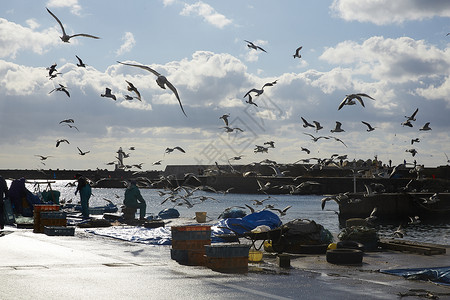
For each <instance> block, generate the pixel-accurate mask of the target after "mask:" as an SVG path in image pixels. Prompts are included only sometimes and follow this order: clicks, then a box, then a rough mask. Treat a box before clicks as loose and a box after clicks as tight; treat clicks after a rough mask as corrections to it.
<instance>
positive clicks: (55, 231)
mask: <svg viewBox="0 0 450 300" xmlns="http://www.w3.org/2000/svg"><path fill="white" fill-rule="evenodd" d="M44 233H45V234H46V235H52V236H53V235H65V236H74V235H75V227H63V226H45V227H44Z"/></svg>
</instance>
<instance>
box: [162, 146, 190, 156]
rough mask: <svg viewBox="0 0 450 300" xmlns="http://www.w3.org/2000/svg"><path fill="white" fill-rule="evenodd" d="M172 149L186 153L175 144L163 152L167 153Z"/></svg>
mask: <svg viewBox="0 0 450 300" xmlns="http://www.w3.org/2000/svg"><path fill="white" fill-rule="evenodd" d="M174 150H178V151H181V152H183V153H186V151H184V149H183V148H181V147H179V146H176V147H173V148H169V147H167V148H166V151H165V153H167V154H169V153H171V152H173V151H174Z"/></svg>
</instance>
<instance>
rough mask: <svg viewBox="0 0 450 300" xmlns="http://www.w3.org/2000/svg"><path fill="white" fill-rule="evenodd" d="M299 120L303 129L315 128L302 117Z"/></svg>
mask: <svg viewBox="0 0 450 300" xmlns="http://www.w3.org/2000/svg"><path fill="white" fill-rule="evenodd" d="M300 118H302V121H303V128H306V127H312V128H315V127H316V126H314V125H313V124H311V123H309V122H308V121H306V120H305V118H303V117H300Z"/></svg>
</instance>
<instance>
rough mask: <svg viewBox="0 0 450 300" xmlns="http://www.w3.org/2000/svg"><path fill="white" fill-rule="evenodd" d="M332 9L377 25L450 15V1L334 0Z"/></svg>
mask: <svg viewBox="0 0 450 300" xmlns="http://www.w3.org/2000/svg"><path fill="white" fill-rule="evenodd" d="M331 9H332V10H333V12H335V13H336V14H337V15H338V16H339V17H340V18H342V19H344V20H347V21H358V22H371V23H374V24H377V25H385V24H392V23H403V22H405V21H408V20H424V19H430V18H433V17H436V16H439V17H450V1H446V0H443V1H430V0H414V1H411V0H395V1H392V0H377V1H373V0H334V1H333V3H332V4H331Z"/></svg>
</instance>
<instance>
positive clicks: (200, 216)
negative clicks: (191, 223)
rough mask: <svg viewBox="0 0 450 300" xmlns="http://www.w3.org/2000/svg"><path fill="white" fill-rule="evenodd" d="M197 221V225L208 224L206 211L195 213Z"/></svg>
mask: <svg viewBox="0 0 450 300" xmlns="http://www.w3.org/2000/svg"><path fill="white" fill-rule="evenodd" d="M195 220H196V221H197V223H205V222H206V211H197V212H195Z"/></svg>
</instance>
